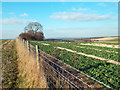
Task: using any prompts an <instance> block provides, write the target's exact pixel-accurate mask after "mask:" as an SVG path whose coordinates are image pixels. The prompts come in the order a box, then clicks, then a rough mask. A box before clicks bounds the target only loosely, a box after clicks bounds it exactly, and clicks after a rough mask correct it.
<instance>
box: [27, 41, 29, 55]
mask: <svg viewBox="0 0 120 90" xmlns="http://www.w3.org/2000/svg"><path fill="white" fill-rule="evenodd" d="M27 49H28V53H29V54H30V44H29V41H27Z"/></svg>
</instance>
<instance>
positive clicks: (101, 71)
mask: <svg viewBox="0 0 120 90" xmlns="http://www.w3.org/2000/svg"><path fill="white" fill-rule="evenodd" d="M30 43H31V44H32V45H33V46H35V45H39V47H40V50H42V51H44V52H46V53H47V54H50V55H52V56H54V57H56V58H58V59H59V60H61V61H63V62H65V63H67V64H69V65H71V66H72V67H74V68H76V69H78V70H80V71H82V72H84V73H86V74H88V75H89V76H91V77H94V78H95V79H97V80H99V81H101V82H103V83H104V84H106V85H108V86H110V87H112V88H118V87H119V83H118V82H119V77H118V68H120V66H119V65H116V64H113V63H108V62H107V60H100V59H96V58H93V57H89V56H85V55H80V54H76V53H74V52H70V51H67V50H65V49H64V50H62V49H59V48H58V47H61V48H66V49H70V50H73V51H77V52H80V53H84V54H88V55H94V56H97V57H101V58H104V59H110V60H114V61H119V62H120V60H119V59H118V53H115V52H118V51H119V50H120V49H118V48H109V47H101V46H92V45H81V44H80V43H86V42H69V43H68V42H52V41H30ZM87 43H88V42H87ZM94 43H95V42H94ZM45 44H46V45H45ZM106 44H108V45H109V43H106ZM110 45H111V44H110ZM113 45H117V44H113ZM96 49H97V50H96ZM100 50H101V51H100ZM105 50H107V51H109V52H106V51H105Z"/></svg>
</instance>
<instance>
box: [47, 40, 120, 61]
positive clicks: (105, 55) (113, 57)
mask: <svg viewBox="0 0 120 90" xmlns="http://www.w3.org/2000/svg"><path fill="white" fill-rule="evenodd" d="M45 43H49V44H50V45H53V46H55V44H56V43H54V42H45ZM57 46H59V47H63V48H68V49H71V50H75V51H77V52H82V53H85V54H90V55H95V56H98V57H101V58H105V59H111V60H115V61H120V60H119V59H118V53H114V52H106V51H98V50H94V49H88V48H80V47H75V48H73V46H75V45H74V44H73V43H57Z"/></svg>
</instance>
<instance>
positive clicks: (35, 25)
mask: <svg viewBox="0 0 120 90" xmlns="http://www.w3.org/2000/svg"><path fill="white" fill-rule="evenodd" d="M24 30H25V32H28V31H30V30H32V31H33V32H34V33H36V32H38V31H39V32H42V30H43V26H42V25H41V24H40V23H38V22H31V23H29V24H28V25H27V26H26V27H25V28H24Z"/></svg>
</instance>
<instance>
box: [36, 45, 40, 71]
mask: <svg viewBox="0 0 120 90" xmlns="http://www.w3.org/2000/svg"><path fill="white" fill-rule="evenodd" d="M36 58H37V68H38V69H39V60H40V52H39V46H38V45H36Z"/></svg>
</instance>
